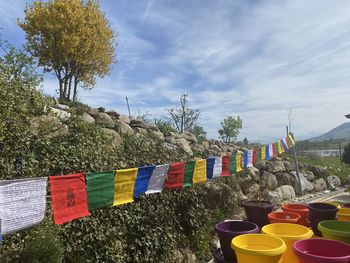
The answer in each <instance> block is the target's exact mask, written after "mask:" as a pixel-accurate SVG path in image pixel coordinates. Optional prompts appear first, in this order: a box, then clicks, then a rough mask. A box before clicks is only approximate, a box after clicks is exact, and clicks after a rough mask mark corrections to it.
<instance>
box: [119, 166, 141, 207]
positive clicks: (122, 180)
mask: <svg viewBox="0 0 350 263" xmlns="http://www.w3.org/2000/svg"><path fill="white" fill-rule="evenodd" d="M137 170H138V169H137V168H131V169H122V170H117V171H116V173H115V176H114V202H113V205H114V206H116V205H123V204H127V203H132V202H134V198H133V196H134V188H135V181H136V176H137Z"/></svg>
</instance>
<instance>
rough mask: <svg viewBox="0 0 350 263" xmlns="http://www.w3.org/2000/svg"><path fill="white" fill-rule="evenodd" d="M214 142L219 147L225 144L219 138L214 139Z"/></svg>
mask: <svg viewBox="0 0 350 263" xmlns="http://www.w3.org/2000/svg"><path fill="white" fill-rule="evenodd" d="M214 144H215V145H216V146H218V147H222V146H223V143H222V141H218V140H215V141H214Z"/></svg>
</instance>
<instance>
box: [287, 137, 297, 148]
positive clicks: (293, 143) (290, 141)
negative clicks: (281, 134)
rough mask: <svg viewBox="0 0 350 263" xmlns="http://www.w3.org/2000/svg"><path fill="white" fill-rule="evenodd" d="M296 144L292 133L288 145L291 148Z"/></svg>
mask: <svg viewBox="0 0 350 263" xmlns="http://www.w3.org/2000/svg"><path fill="white" fill-rule="evenodd" d="M294 145H295V141H294V138H293V135H292V134H288V146H289V148H290V147H292V146H294Z"/></svg>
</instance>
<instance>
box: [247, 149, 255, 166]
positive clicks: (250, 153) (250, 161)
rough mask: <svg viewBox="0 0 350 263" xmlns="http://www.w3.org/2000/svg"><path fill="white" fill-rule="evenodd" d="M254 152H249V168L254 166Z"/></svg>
mask: <svg viewBox="0 0 350 263" xmlns="http://www.w3.org/2000/svg"><path fill="white" fill-rule="evenodd" d="M253 153H254V151H253V150H249V151H248V164H247V167H252V166H253Z"/></svg>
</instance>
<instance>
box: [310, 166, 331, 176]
mask: <svg viewBox="0 0 350 263" xmlns="http://www.w3.org/2000/svg"><path fill="white" fill-rule="evenodd" d="M308 170H310V171H311V172H313V174H314V175H315V176H316V178H320V177H322V178H327V176H330V175H331V174H330V172H329V171H328V170H327V168H325V167H322V166H317V165H316V166H314V165H309V166H308Z"/></svg>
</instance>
